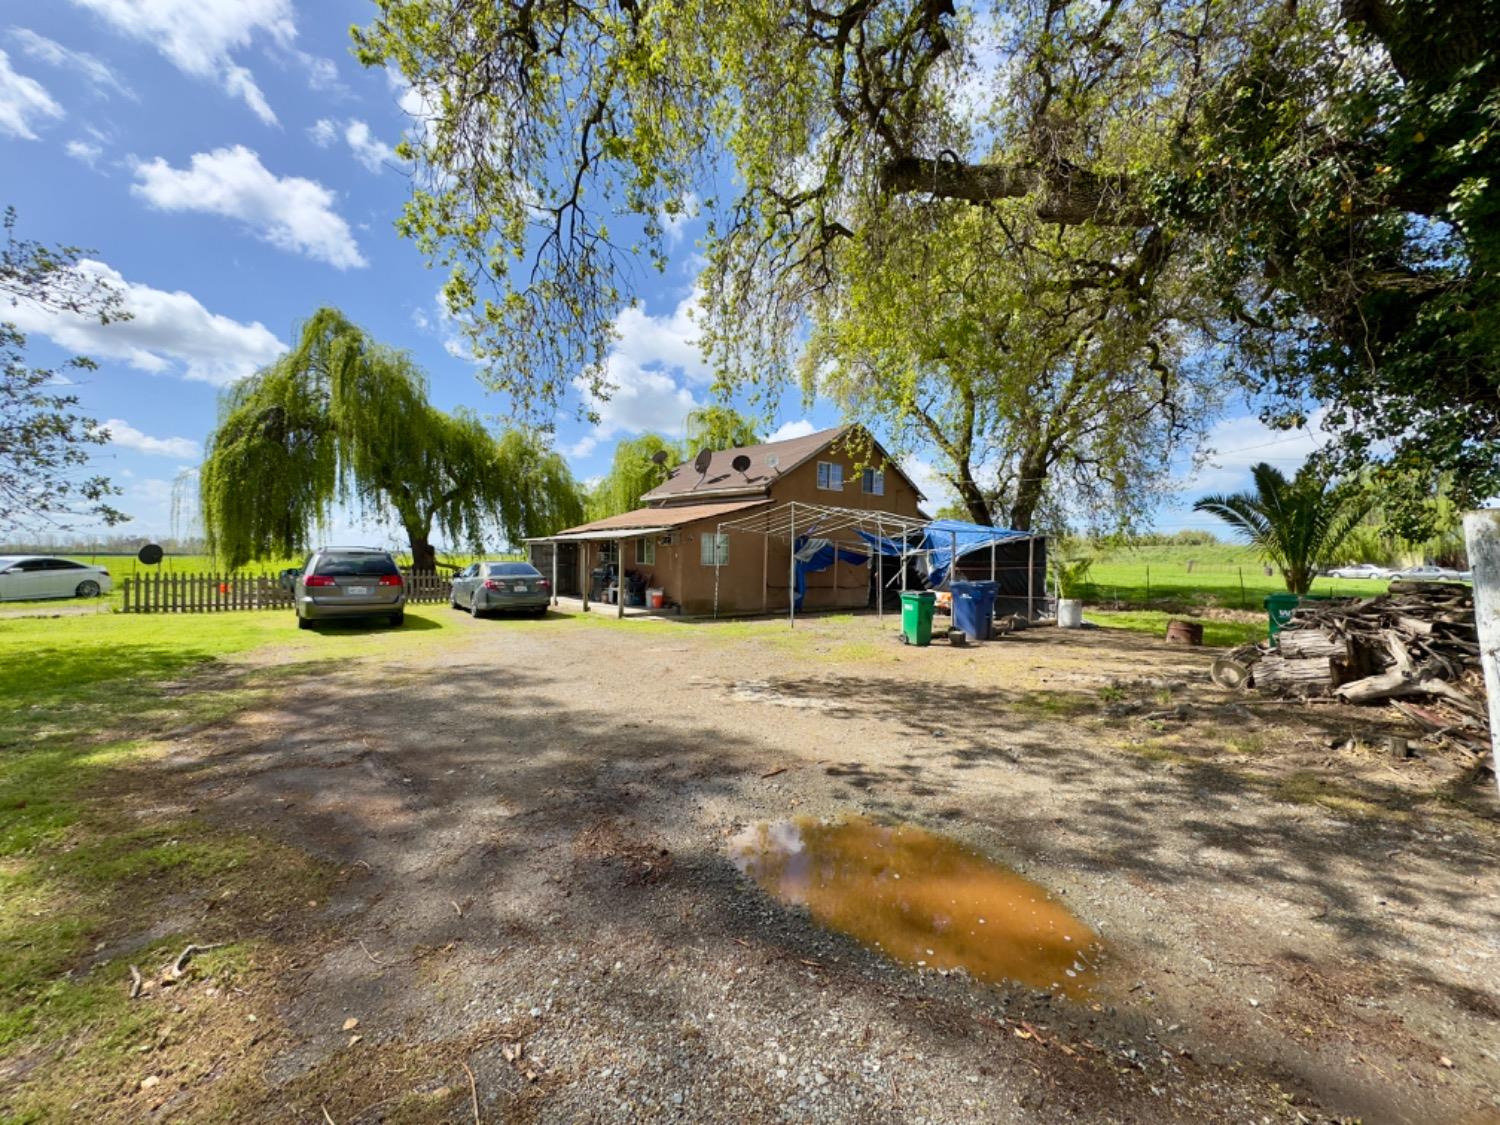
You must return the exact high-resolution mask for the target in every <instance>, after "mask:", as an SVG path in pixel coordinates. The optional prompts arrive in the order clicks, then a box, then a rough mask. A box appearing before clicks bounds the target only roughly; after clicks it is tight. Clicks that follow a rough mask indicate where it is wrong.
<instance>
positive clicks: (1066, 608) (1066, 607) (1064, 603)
mask: <svg viewBox="0 0 1500 1125" xmlns="http://www.w3.org/2000/svg"><path fill="white" fill-rule="evenodd" d="M1057 627H1058V628H1059V629H1082V628H1083V602H1081V601H1080V600H1079V599H1077V598H1058V599H1057Z"/></svg>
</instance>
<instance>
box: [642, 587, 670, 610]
mask: <svg viewBox="0 0 1500 1125" xmlns="http://www.w3.org/2000/svg"><path fill="white" fill-rule="evenodd" d="M646 604H647V605H648V606H650V607H651V608H652V609H665V608H666V605H667V592H666V591H665V590H663V589H661V587H659V586H647V587H646Z"/></svg>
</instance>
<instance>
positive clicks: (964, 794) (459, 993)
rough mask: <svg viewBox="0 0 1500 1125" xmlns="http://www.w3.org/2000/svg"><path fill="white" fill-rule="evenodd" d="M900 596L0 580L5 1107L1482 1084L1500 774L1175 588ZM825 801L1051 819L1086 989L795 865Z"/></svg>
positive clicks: (993, 845) (464, 1110)
mask: <svg viewBox="0 0 1500 1125" xmlns="http://www.w3.org/2000/svg"><path fill="white" fill-rule="evenodd" d="M887 625H888V628H886V629H884V630H882V629H880V628H878V627H877V624H876V622H875V621H874V620H873V619H871V618H868V617H848V616H839V617H828V618H821V619H814V620H808V621H805V622H799V623H798V627H797V628H796V629H795V630H789V629H787V628H786V626H785V624H784V623H783V622H780V621H774V622H771V621H750V622H746V621H737V622H725V623H678V622H671V621H651V620H630V619H627V620H625V621H616V620H615V619H614V618H612V617H608V616H602V615H599V614H590V615H588V616H587V617H582V616H575V617H565V616H559V615H552V616H550V617H549V618H547V619H545V620H541V621H503V620H501V621H473V620H471V619H470V618H469V617H467V616H466V615H460V614H453V613H450V612H448V611H447V610H445V609H442V608H434V607H422V608H420V609H414V610H411V611H409V616H408V625H407V627H406V628H404V629H401V630H386V629H375V630H365V629H363V628H361V627H359V626H347V627H341V628H337V629H328V630H324V631H320V632H317V633H313V634H306V633H300V634H299V633H298V632H297V631H296V630H295V629H294V628H292V626H291V622H290V620H289V618H288V617H287V615H285V614H273V613H243V614H227V615H221V616H212V617H196V618H195V617H174V618H153V617H126V616H123V615H109V616H104V617H100V618H87V619H62V620H26V619H21V620H10V621H4V622H0V743H3V745H4V753H3V755H0V810H3V817H0V819H3V823H4V829H3V832H0V896H3V903H0V906H3V909H0V942H3V965H4V969H3V973H4V975H3V977H0V1116H4V1117H7V1118H8V1117H15V1118H19V1119H22V1120H29V1119H38V1120H54V1119H71V1120H102V1121H135V1120H140V1119H142V1118H145V1117H148V1116H153V1117H158V1116H159V1117H165V1116H171V1117H172V1118H173V1119H175V1120H188V1121H196V1120H215V1121H221V1120H232V1121H263V1120H306V1121H317V1120H333V1121H337V1122H341V1123H344V1122H351V1121H374V1120H402V1121H469V1120H472V1119H473V1115H472V1112H471V1100H472V1101H474V1102H477V1104H478V1106H479V1108H480V1111H481V1113H482V1116H483V1118H484V1119H485V1120H501V1119H508V1120H518V1119H519V1120H526V1119H547V1120H553V1119H568V1120H572V1119H576V1118H579V1117H584V1118H587V1119H591V1120H629V1119H636V1118H641V1117H655V1116H674V1117H681V1118H684V1119H696V1120H709V1119H712V1120H734V1121H741V1120H762V1119H774V1118H795V1119H799V1120H808V1119H826V1120H843V1119H849V1118H854V1117H863V1118H869V1119H880V1120H906V1119H916V1118H917V1117H921V1118H924V1119H926V1120H929V1121H955V1122H956V1121H965V1122H967V1121H974V1120H987V1121H1049V1122H1050V1121H1059V1122H1061V1121H1078V1120H1086V1121H1092V1120H1122V1119H1134V1120H1141V1121H1153V1122H1155V1121H1203V1120H1238V1121H1248V1120H1254V1121H1261V1120H1271V1121H1277V1122H1281V1121H1286V1122H1294V1121H1331V1120H1333V1119H1334V1118H1335V1117H1337V1116H1343V1117H1345V1118H1346V1119H1347V1118H1352V1117H1355V1116H1358V1117H1361V1118H1362V1119H1364V1120H1367V1121H1411V1122H1419V1121H1420V1122H1425V1121H1434V1122H1436V1121H1454V1120H1470V1121H1482V1120H1488V1119H1489V1118H1488V1117H1486V1116H1485V1115H1486V1114H1492V1112H1493V1110H1494V1108H1495V1107H1496V1105H1497V1104H1500V1102H1497V1099H1500V1058H1497V1055H1500V1050H1497V1044H1496V1041H1495V1037H1494V1027H1495V1020H1496V1018H1497V1016H1500V990H1497V979H1500V974H1497V973H1496V971H1495V964H1496V958H1500V941H1497V939H1496V936H1495V935H1496V933H1497V932H1500V931H1497V922H1500V916H1497V914H1496V911H1495V905H1494V904H1495V903H1496V902H1497V901H1500V863H1497V862H1496V861H1497V859H1500V820H1497V809H1496V805H1495V799H1494V796H1493V789H1492V787H1488V786H1483V787H1481V786H1476V785H1475V784H1474V783H1473V781H1472V779H1470V778H1467V777H1465V776H1464V775H1463V773H1462V772H1461V771H1460V770H1459V768H1458V767H1457V766H1456V765H1455V764H1453V763H1451V762H1448V761H1445V760H1443V759H1442V758H1426V757H1423V758H1417V759H1413V760H1410V761H1407V762H1402V763H1392V762H1390V761H1389V760H1388V759H1386V758H1384V757H1382V756H1381V755H1379V754H1377V753H1376V752H1375V751H1374V750H1372V749H1370V746H1371V744H1372V743H1373V741H1374V740H1375V739H1376V738H1377V737H1378V735H1379V733H1380V732H1381V730H1382V729H1384V728H1385V724H1386V723H1387V722H1388V718H1387V716H1386V715H1385V713H1384V712H1382V711H1378V710H1376V711H1368V710H1367V711H1362V712H1361V711H1355V710H1353V709H1350V708H1344V707H1334V706H1324V707H1316V708H1311V707H1309V708H1303V707H1296V706H1290V705H1287V704H1285V703H1280V702H1268V701H1260V700H1257V699H1254V698H1242V699H1235V698H1231V697H1228V696H1226V695H1225V694H1224V693H1222V692H1219V691H1217V690H1216V689H1213V688H1211V687H1209V686H1207V685H1206V683H1205V680H1204V677H1203V672H1204V669H1205V666H1206V664H1207V662H1208V659H1209V657H1210V654H1209V653H1208V652H1205V651H1202V650H1187V649H1178V648H1172V647H1169V646H1167V645H1165V644H1163V643H1161V642H1159V641H1157V640H1154V639H1151V638H1149V637H1146V636H1144V635H1142V634H1139V633H1137V634H1129V633H1122V632H1119V631H1117V630H1113V629H1101V630H1097V631H1093V632H1077V633H1062V632H1059V631H1057V630H1052V629H1035V630H1028V631H1026V632H1024V633H1022V634H1019V635H1017V636H1014V637H1011V638H1007V639H1005V640H1003V641H999V642H996V643H992V644H986V645H981V646H978V647H976V648H969V649H951V648H947V647H935V648H932V649H927V650H912V649H907V648H904V647H902V646H900V645H898V644H896V643H895V642H894V640H893V638H892V637H891V635H890V634H891V631H892V629H893V628H894V623H893V622H891V621H889V619H888V621H887ZM1179 705H1180V706H1181V707H1182V708H1183V710H1182V711H1181V712H1180V714H1179V712H1178V711H1177V710H1176V709H1177V708H1178V707H1179ZM1164 712H1170V713H1171V715H1172V717H1171V718H1170V719H1163V718H1161V717H1159V716H1160V715H1161V714H1162V713H1164ZM1345 740H1350V741H1348V742H1347V744H1346V743H1345ZM1331 742H1337V743H1339V748H1338V749H1330V748H1329V747H1330V743H1331ZM789 814H807V815H811V816H815V817H819V818H831V819H838V818H841V817H845V816H848V815H862V816H867V817H873V818H876V819H877V820H880V821H902V822H907V823H911V824H914V825H918V826H922V827H925V828H927V829H930V830H934V831H938V832H941V833H943V834H945V835H947V836H949V837H951V838H953V839H954V840H956V841H958V842H959V843H960V844H961V845H962V846H963V847H964V848H965V849H968V850H970V851H973V852H978V853H982V854H984V855H988V856H992V857H995V858H997V859H1000V860H1003V861H1006V862H1008V863H1010V864H1011V865H1012V866H1014V867H1015V868H1017V869H1019V870H1021V871H1023V872H1024V873H1025V874H1026V875H1027V876H1028V877H1030V878H1032V879H1035V880H1037V881H1039V882H1040V883H1041V884H1043V885H1044V886H1046V887H1048V888H1050V889H1051V890H1052V892H1053V893H1054V894H1055V895H1056V896H1058V901H1060V902H1065V903H1067V904H1069V905H1070V906H1071V908H1072V910H1073V912H1074V913H1076V914H1077V915H1078V916H1079V917H1080V918H1081V919H1082V921H1083V922H1085V923H1087V924H1088V925H1090V926H1091V927H1093V928H1094V929H1095V930H1096V931H1098V932H1099V933H1100V934H1101V935H1102V938H1103V940H1104V942H1105V946H1106V954H1105V957H1104V959H1103V961H1102V970H1101V973H1100V976H1099V978H1098V982H1097V984H1096V985H1095V991H1094V993H1093V995H1092V996H1086V997H1084V998H1083V999H1079V1000H1067V999H1064V998H1063V997H1062V996H1061V995H1054V994H1051V993H1045V992H1043V993H1039V992H1037V991H1036V990H1035V989H1031V988H1024V987H1020V986H1016V985H1004V984H1001V985H994V986H992V985H986V984H980V983H977V982H975V981H973V980H971V979H969V978H968V977H967V976H966V975H965V974H963V973H962V972H959V973H956V974H955V973H950V972H948V970H946V969H944V970H942V971H941V972H940V971H938V970H936V969H913V968H907V967H903V966H901V965H898V964H896V963H895V962H893V961H890V960H888V959H887V958H885V957H883V956H881V955H880V954H879V953H877V952H875V951H873V950H871V949H869V948H866V947H864V946H862V945H860V944H858V943H857V942H855V941H854V940H852V939H851V938H848V937H845V936H841V935H840V934H839V933H837V932H833V931H829V930H826V929H823V928H821V927H820V926H818V925H816V924H815V923H814V922H813V921H812V920H811V918H810V917H809V916H808V914H807V913H806V912H805V911H802V910H799V909H797V908H795V907H784V906H780V905H777V904H776V903H775V902H773V901H772V900H771V899H769V898H767V897H766V895H765V894H764V893H763V892H761V891H760V890H759V889H758V888H757V887H756V886H755V885H754V884H752V883H750V882H749V881H748V880H746V879H745V878H744V877H742V876H741V875H739V874H738V873H737V872H736V871H735V869H734V867H733V866H732V865H731V863H730V862H729V856H728V850H727V849H728V841H729V840H730V839H732V838H733V837H734V835H735V834H736V833H737V832H738V831H739V830H740V829H741V828H743V827H744V826H745V825H749V824H755V823H758V822H760V821H765V820H775V819H776V818H778V817H783V816H787V815H789ZM220 942H222V943H225V944H223V945H218V946H217V948H213V949H208V950H205V951H203V952H200V953H198V954H197V955H196V956H193V957H190V958H189V959H188V960H187V961H186V962H184V964H183V966H182V970H183V972H182V976H181V977H180V978H179V979H174V978H173V977H172V974H171V973H170V972H167V973H165V974H163V973H161V972H160V970H161V968H162V966H164V965H170V963H172V962H173V961H174V960H175V959H176V958H177V957H178V955H179V954H180V953H181V952H182V950H183V949H184V948H186V947H187V945H188V944H189V943H196V944H202V945H216V944H217V943H220ZM131 966H136V967H138V969H139V971H140V972H141V974H142V977H143V983H144V984H145V986H146V987H145V989H144V991H143V992H142V993H141V995H140V996H139V997H137V998H135V999H132V998H131V997H130V991H131V986H130V981H131ZM351 1021H357V1022H351ZM471 1075H472V1080H473V1083H474V1085H473V1087H472V1089H473V1093H472V1095H471V1092H470V1091H471V1087H470V1076H471ZM325 1114H326V1115H327V1116H326V1118H325V1116H324V1115H325Z"/></svg>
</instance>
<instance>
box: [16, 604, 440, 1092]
mask: <svg viewBox="0 0 1500 1125" xmlns="http://www.w3.org/2000/svg"><path fill="white" fill-rule="evenodd" d="M464 624H465V622H464V621H463V619H461V618H459V617H457V615H454V614H451V612H450V611H449V610H448V609H447V607H445V606H420V607H413V608H410V609H408V610H407V618H406V625H405V626H404V627H403V628H400V629H391V628H384V627H378V626H377V627H370V626H367V625H364V624H362V623H355V622H351V623H349V624H347V625H338V626H325V627H323V628H320V629H319V630H317V631H315V632H304V631H300V630H298V629H297V628H296V624H295V622H294V621H293V618H292V615H291V614H290V613H287V612H242V613H222V614H204V615H172V616H153V615H143V616H137V615H134V614H128V615H127V614H111V615H108V616H104V617H94V616H88V617H63V618H11V619H5V620H0V1069H3V1062H4V1060H5V1059H7V1058H14V1057H24V1056H27V1055H29V1054H31V1053H33V1052H46V1053H47V1054H48V1055H49V1061H48V1062H47V1064H46V1065H45V1066H43V1067H41V1068H39V1070H38V1071H34V1072H33V1073H32V1081H31V1082H29V1083H28V1085H27V1087H26V1093H25V1094H24V1095H22V1096H21V1097H20V1098H19V1099H18V1100H13V1099H12V1098H11V1096H10V1095H9V1094H7V1093H6V1092H0V1119H3V1120H57V1119H72V1120H86V1119H89V1117H90V1114H89V1111H88V1109H87V1108H86V1107H85V1108H83V1109H80V1110H72V1109H70V1108H69V1107H71V1106H72V1105H74V1103H75V1102H76V1100H77V1099H78V1098H79V1097H85V1098H86V1097H87V1092H88V1091H91V1090H94V1091H100V1090H106V1089H118V1088H119V1084H120V1083H121V1082H126V1083H128V1084H132V1085H133V1084H134V1083H135V1082H137V1081H139V1075H140V1074H141V1073H144V1072H145V1071H143V1070H142V1067H143V1066H145V1065H146V1063H145V1061H144V1060H143V1058H142V1054H141V1052H149V1051H150V1050H151V1049H152V1044H154V1043H157V1042H159V1039H160V1037H161V1036H163V1035H165V1034H166V1033H167V1029H168V1028H178V1029H180V1028H181V1027H183V1026H184V1025H185V1024H187V1025H191V1021H192V1019H193V1018H194V1017H193V1016H192V1015H191V1013H190V1014H188V1015H183V1014H181V1012H180V1010H179V1011H177V1012H174V1010H173V1008H174V1006H172V1005H165V1006H164V1005H159V1004H145V1003H132V1002H131V1001H130V1000H129V999H128V997H127V985H128V981H129V972H128V966H129V965H130V964H138V965H139V966H140V967H141V969H142V971H143V972H146V973H147V974H149V973H150V972H152V971H153V970H154V969H155V968H156V967H158V966H160V965H161V964H162V963H163V962H164V961H168V960H170V959H171V957H172V956H173V955H175V953H176V952H177V951H179V950H180V949H181V948H182V947H183V945H185V944H186V943H187V942H189V941H194V942H204V941H219V940H228V941H232V942H233V944H231V945H229V946H227V947H226V948H224V949H221V950H216V951H214V952H213V953H211V954H207V955H205V956H204V957H203V959H202V960H201V962H197V963H195V967H194V973H195V975H199V976H211V977H213V978H214V979H215V981H216V982H219V983H224V984H227V983H228V982H230V981H232V980H233V979H235V977H236V975H237V974H241V973H245V972H250V971H254V970H255V966H256V965H257V953H256V946H255V942H254V940H253V939H251V940H249V941H240V940H236V939H238V938H239V937H240V935H241V934H242V933H251V934H253V933H255V932H256V929H257V926H256V923H255V919H257V918H261V917H264V916H285V915H287V914H288V912H293V913H295V912H296V911H299V910H302V909H305V908H306V906H307V903H308V902H309V901H316V900H317V899H319V898H322V897H323V888H324V887H326V885H327V882H328V880H329V878H330V875H331V873H330V871H329V870H328V869H326V868H325V867H324V866H322V865H320V864H319V863H317V862H315V861H314V860H312V859H310V858H308V857H307V856H305V855H303V854H301V853H300V852H297V851H296V850H295V849H290V848H287V847H285V846H282V845H279V844H276V843H273V842H272V841H270V840H267V839H264V838H261V837H258V836H252V835H243V834H236V833H232V832H226V831H224V830H223V829H221V828H217V827H214V826H210V825H208V824H206V823H204V822H203V821H201V820H200V819H199V818H198V817H196V816H195V815H193V810H192V809H191V808H190V807H187V806H186V804H185V803H183V802H179V801H178V800H177V795H176V794H174V793H173V792H172V791H170V789H166V790H164V789H162V788H161V779H160V777H159V776H158V775H157V774H156V773H155V772H154V771H152V770H151V769H149V768H148V767H149V766H150V764H151V762H152V761H153V759H154V758H156V757H157V756H159V755H160V754H162V753H163V752H164V751H165V744H164V743H163V742H162V741H161V738H162V735H163V734H165V733H166V732H168V731H171V730H174V729H180V728H182V727H184V726H188V725H192V724H198V723H203V722H211V721H215V720H219V719H224V718H227V717H229V716H231V715H233V714H235V713H236V712H238V711H240V710H242V709H244V708H247V707H250V706H253V705H256V704H258V703H265V702H267V701H269V700H271V699H273V698H274V696H275V693H276V691H277V690H278V686H279V685H280V684H282V683H284V682H285V680H286V678H287V677H288V676H289V675H296V674H298V673H303V672H306V671H307V670H308V669H310V668H316V667H321V666H328V665H329V664H330V663H331V662H338V661H342V660H345V659H348V658H352V657H359V656H364V655H370V654H380V653H398V652H399V653H401V654H403V655H406V654H410V653H413V652H417V653H420V652H422V651H423V650H427V651H436V650H437V649H439V648H440V647H442V646H443V645H445V644H447V643H449V642H450V641H452V640H453V639H455V638H456V637H457V636H459V635H460V634H459V630H458V628H456V627H461V626H462V625H464ZM267 646H275V647H277V648H278V649H280V650H282V651H283V652H285V653H287V654H289V655H290V657H291V661H290V662H289V663H288V662H285V661H278V663H277V664H276V666H274V667H257V666H256V665H255V664H254V663H253V662H252V663H237V662H235V660H234V658H235V657H236V656H239V655H243V654H249V653H251V652H253V651H254V650H256V649H259V648H264V647H267ZM271 870H274V871H275V872H276V873H277V877H276V879H274V880H267V879H265V878H264V873H265V872H266V871H271ZM185 902H195V903H198V904H199V905H198V906H197V908H196V909H198V910H200V911H204V910H205V909H206V908H205V907H204V906H203V904H204V903H209V904H211V905H212V906H213V911H212V913H211V914H210V913H204V914H203V915H202V920H201V921H199V922H196V923H194V924H193V926H192V931H193V932H191V933H187V932H184V933H172V934H167V935H164V936H162V937H161V938H160V939H159V940H155V941H152V942H150V944H149V945H147V946H146V947H145V948H140V947H139V946H138V945H134V944H131V943H132V942H134V941H136V940H138V938H137V935H139V934H140V932H141V931H142V929H143V928H144V927H145V926H147V925H149V924H150V923H151V921H152V919H154V918H159V917H172V916H177V914H180V913H182V912H183V910H184V908H183V905H182V904H183V903H185ZM173 904H175V905H173ZM174 912H175V913H174ZM116 943H124V944H125V946H126V947H127V948H128V949H129V952H128V953H119V954H117V955H109V954H101V953H100V952H99V951H100V950H102V949H108V948H110V947H111V946H114V945H115V944H116ZM203 1019H204V1020H208V1021H211V1017H210V1016H207V1015H204V1016H203ZM198 1031H199V1032H201V1034H202V1035H203V1037H204V1042H205V1044H207V1045H210V1046H213V1045H214V1044H215V1042H216V1040H215V1039H214V1036H215V1035H216V1034H218V1032H216V1031H215V1030H214V1028H213V1027H212V1026H211V1024H210V1023H205V1024H204V1025H202V1026H201V1027H199V1028H198ZM177 1033H178V1032H177V1031H173V1034H177ZM64 1043H66V1044H67V1050H66V1051H65V1052H62V1053H59V1054H58V1055H57V1057H56V1058H50V1056H51V1055H52V1052H54V1051H55V1050H57V1049H58V1047H59V1046H60V1045H61V1044H64ZM214 1049H217V1047H215V1048H214ZM226 1049H227V1047H226ZM0 1085H3V1084H0Z"/></svg>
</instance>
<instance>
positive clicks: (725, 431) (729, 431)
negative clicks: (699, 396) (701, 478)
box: [683, 404, 761, 460]
mask: <svg viewBox="0 0 1500 1125" xmlns="http://www.w3.org/2000/svg"><path fill="white" fill-rule="evenodd" d="M683 428H684V430H685V431H686V437H685V438H684V440H683V458H684V459H685V460H686V459H690V458H691V457H692V456H693V455H694V454H695V453H697V452H698V450H700V449H738V448H740V447H741V446H745V445H755V444H756V443H757V442H759V441H760V440H761V438H760V428H759V426H757V424H756V422H755V420H754V419H753V418H746V417H745V416H744V415H743V414H741V413H740V412H739V411H738V410H736V409H734V407H732V406H721V405H717V404H714V405H709V406H699V407H695V408H694V409H692V410H690V411H688V415H687V418H686V419H685V420H684V422H683Z"/></svg>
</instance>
